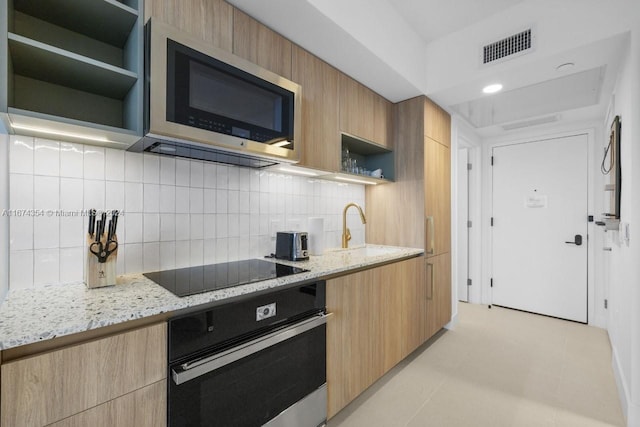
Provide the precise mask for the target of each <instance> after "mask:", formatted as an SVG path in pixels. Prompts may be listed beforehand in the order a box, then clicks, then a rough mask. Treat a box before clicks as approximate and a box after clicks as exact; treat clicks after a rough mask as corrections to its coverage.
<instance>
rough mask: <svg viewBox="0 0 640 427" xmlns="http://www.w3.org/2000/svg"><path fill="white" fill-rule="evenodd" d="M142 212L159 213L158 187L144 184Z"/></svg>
mask: <svg viewBox="0 0 640 427" xmlns="http://www.w3.org/2000/svg"><path fill="white" fill-rule="evenodd" d="M143 192H144V203H143V210H144V212H160V185H158V184H144V189H143Z"/></svg>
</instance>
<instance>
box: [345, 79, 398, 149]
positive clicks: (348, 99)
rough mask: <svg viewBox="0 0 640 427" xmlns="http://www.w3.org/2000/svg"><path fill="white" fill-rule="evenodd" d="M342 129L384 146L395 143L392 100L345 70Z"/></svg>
mask: <svg viewBox="0 0 640 427" xmlns="http://www.w3.org/2000/svg"><path fill="white" fill-rule="evenodd" d="M340 130H341V131H342V132H346V133H348V134H350V135H353V136H357V137H359V138H362V139H365V140H367V141H371V142H375V143H376V144H380V145H382V146H384V147H391V146H392V141H393V110H392V104H391V103H390V102H389V101H387V100H386V99H384V98H383V97H381V96H380V95H378V94H377V93H375V92H373V91H372V90H371V89H369V88H368V87H366V86H364V85H362V84H360V83H358V82H357V81H355V80H354V79H352V78H351V77H349V76H347V75H346V74H342V73H341V74H340Z"/></svg>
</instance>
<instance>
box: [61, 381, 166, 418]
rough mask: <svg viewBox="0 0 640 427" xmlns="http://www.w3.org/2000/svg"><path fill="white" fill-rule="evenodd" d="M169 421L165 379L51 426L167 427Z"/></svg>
mask: <svg viewBox="0 0 640 427" xmlns="http://www.w3.org/2000/svg"><path fill="white" fill-rule="evenodd" d="M166 425H167V383H166V380H162V381H158V382H157V383H154V384H151V385H149V386H146V387H143V388H141V389H139V390H136V391H134V392H132V393H129V394H126V395H124V396H121V397H118V398H116V399H113V400H110V401H109V402H107V403H103V404H102V405H98V406H96V407H94V408H91V409H88V410H86V411H84V412H80V413H79V414H76V415H73V416H71V417H69V418H65V419H64V420H62V421H58V422H57V423H53V424H50V425H49V426H50V427H87V426H135V427H164V426H166Z"/></svg>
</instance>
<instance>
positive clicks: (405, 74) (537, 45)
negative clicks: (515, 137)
mask: <svg viewBox="0 0 640 427" xmlns="http://www.w3.org/2000/svg"><path fill="white" fill-rule="evenodd" d="M229 1H230V3H232V4H234V5H235V6H236V7H239V8H240V9H242V10H244V11H245V12H247V13H248V14H249V15H251V16H254V17H255V18H256V19H258V20H260V21H262V22H263V23H265V24H266V25H267V26H269V27H271V28H273V29H275V30H276V31H278V32H280V33H281V34H283V35H284V36H285V37H288V38H289V39H291V40H293V41H294V42H296V43H297V44H299V45H300V46H302V47H304V48H305V49H307V50H309V51H311V52H313V53H314V54H316V55H317V56H319V57H320V58H322V59H323V60H325V61H327V62H329V63H330V64H332V65H333V66H335V67H336V68H338V69H340V70H341V71H343V72H345V73H346V74H348V75H350V76H352V77H354V78H355V79H356V80H359V81H360V82H362V83H364V84H365V85H367V86H369V87H370V88H372V89H373V90H375V91H376V92H378V93H380V94H382V95H383V96H385V97H386V98H387V99H389V100H391V101H393V102H398V101H402V100H404V99H407V98H411V97H414V96H417V95H420V94H425V95H427V96H429V97H430V98H432V99H433V100H435V101H436V102H437V103H438V104H440V105H441V106H443V107H444V108H446V109H447V110H448V111H449V112H451V113H454V114H457V115H459V116H460V117H462V118H464V119H465V120H466V121H467V122H468V123H469V124H471V125H472V126H473V127H474V128H475V129H476V132H477V133H478V134H479V135H480V136H485V137H486V136H492V135H497V134H501V133H504V132H505V131H507V130H509V129H514V128H521V127H525V126H541V123H550V122H553V123H557V122H562V121H564V122H566V121H585V120H603V119H604V115H605V114H606V109H607V107H608V103H609V99H610V94H611V93H612V91H613V88H614V84H615V80H616V77H617V74H618V71H619V67H620V64H621V62H622V59H623V58H624V55H625V53H626V51H627V50H628V43H629V31H630V29H632V28H635V27H634V26H637V25H638V23H637V22H636V21H637V19H636V18H633V16H640V2H638V1H637V0H610V2H602V1H600V0H563V1H562V2H560V3H558V2H557V1H553V0H482V1H477V0H450V1H441V0H350V1H349V2H343V1H341V0H271V1H269V2H260V1H256V0H229ZM292 18H293V19H292ZM529 28H530V29H531V31H532V34H533V47H532V49H529V50H528V51H527V52H525V53H524V54H517V55H512V56H509V57H507V58H505V59H502V60H500V61H497V62H496V63H492V64H488V65H483V64H482V61H481V59H480V58H481V52H482V46H483V45H486V44H488V43H491V42H494V41H498V40H500V39H503V38H505V37H507V36H509V35H512V34H515V33H517V32H520V31H523V30H524V29H529ZM567 62H571V63H573V64H574V66H573V67H572V68H570V69H568V70H567V69H564V70H557V67H558V66H559V65H561V64H564V63H567ZM496 82H499V83H502V84H503V86H504V89H503V91H502V92H500V93H498V94H495V95H485V94H483V93H482V88H483V87H484V86H485V85H487V84H490V83H496Z"/></svg>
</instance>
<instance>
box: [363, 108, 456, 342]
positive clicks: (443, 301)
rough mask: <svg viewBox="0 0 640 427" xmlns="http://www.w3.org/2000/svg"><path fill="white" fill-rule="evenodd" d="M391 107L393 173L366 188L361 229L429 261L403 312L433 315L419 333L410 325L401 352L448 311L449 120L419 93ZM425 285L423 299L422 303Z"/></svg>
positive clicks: (445, 317) (446, 317)
mask: <svg viewBox="0 0 640 427" xmlns="http://www.w3.org/2000/svg"><path fill="white" fill-rule="evenodd" d="M395 110H396V111H395V114H396V118H397V120H396V128H395V138H396V144H395V149H394V154H395V169H396V178H395V182H393V183H391V184H389V185H384V186H375V187H374V186H368V187H367V188H366V189H365V194H366V204H367V224H366V234H367V241H368V242H370V243H377V244H383V245H396V246H410V247H419V248H424V249H425V254H426V257H427V258H428V260H429V261H428V262H429V263H430V265H429V266H426V267H425V268H424V269H423V270H424V271H423V274H422V276H421V278H419V279H418V280H421V281H422V282H421V283H418V284H416V285H415V286H416V287H415V288H414V289H410V290H409V291H408V294H410V292H413V293H414V295H415V298H416V299H415V301H416V303H415V304H416V306H415V307H414V311H412V312H410V313H411V316H415V317H413V320H411V317H408V319H407V322H411V321H414V322H415V321H421V320H420V319H423V320H422V321H423V322H424V321H426V320H424V319H425V317H424V315H422V314H420V310H426V313H427V317H428V318H429V319H431V318H432V316H436V317H435V318H434V319H436V320H430V321H429V322H430V323H429V327H428V328H427V326H426V325H424V334H422V333H421V332H420V331H413V333H412V335H411V336H410V337H409V340H408V341H407V342H406V343H405V344H404V345H403V351H404V352H411V351H412V350H414V349H415V348H416V347H417V346H418V345H420V344H422V342H424V340H426V339H428V338H430V337H431V336H433V334H434V333H435V332H436V331H437V330H438V329H439V328H441V327H442V326H443V325H445V324H446V323H448V322H449V320H450V317H451V272H450V271H449V272H448V273H447V274H445V272H444V270H445V269H447V268H448V269H449V270H450V269H451V262H450V259H449V262H448V264H446V263H445V262H444V261H443V259H444V258H445V257H450V255H449V253H450V251H451V155H450V148H449V147H448V145H449V144H450V136H449V135H450V123H451V121H450V118H449V115H448V114H447V113H446V111H444V110H442V109H441V108H440V107H438V106H437V105H436V104H434V103H433V102H432V101H430V100H429V99H428V98H426V97H423V96H421V97H416V98H412V99H409V100H407V101H403V102H401V103H399V104H397V105H396V106H395ZM425 135H430V136H425ZM432 258H433V259H434V260H433V261H431V259H432ZM436 259H437V262H436ZM431 264H433V267H432V266H431ZM425 271H426V273H425ZM432 272H433V274H434V277H435V278H436V279H437V280H436V281H435V282H433V286H434V292H435V293H434V294H431V293H430V292H431V286H432V283H431V282H428V281H429V280H431V273H432ZM425 274H428V276H429V277H426V276H425ZM436 285H437V286H436ZM445 288H448V290H446V289H445ZM425 289H426V290H427V291H428V292H429V294H428V295H429V298H430V299H429V300H428V301H429V303H428V304H425V303H423V301H424V299H423V298H422V296H424V292H426V291H425ZM440 289H445V290H443V291H439V290H440ZM418 301H419V302H418ZM410 302H411V301H410V300H407V301H405V304H408V303H410ZM436 313H437V314H436ZM408 316H409V315H408ZM433 325H437V328H436V326H433ZM421 327H422V326H421ZM434 328H436V329H434Z"/></svg>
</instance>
